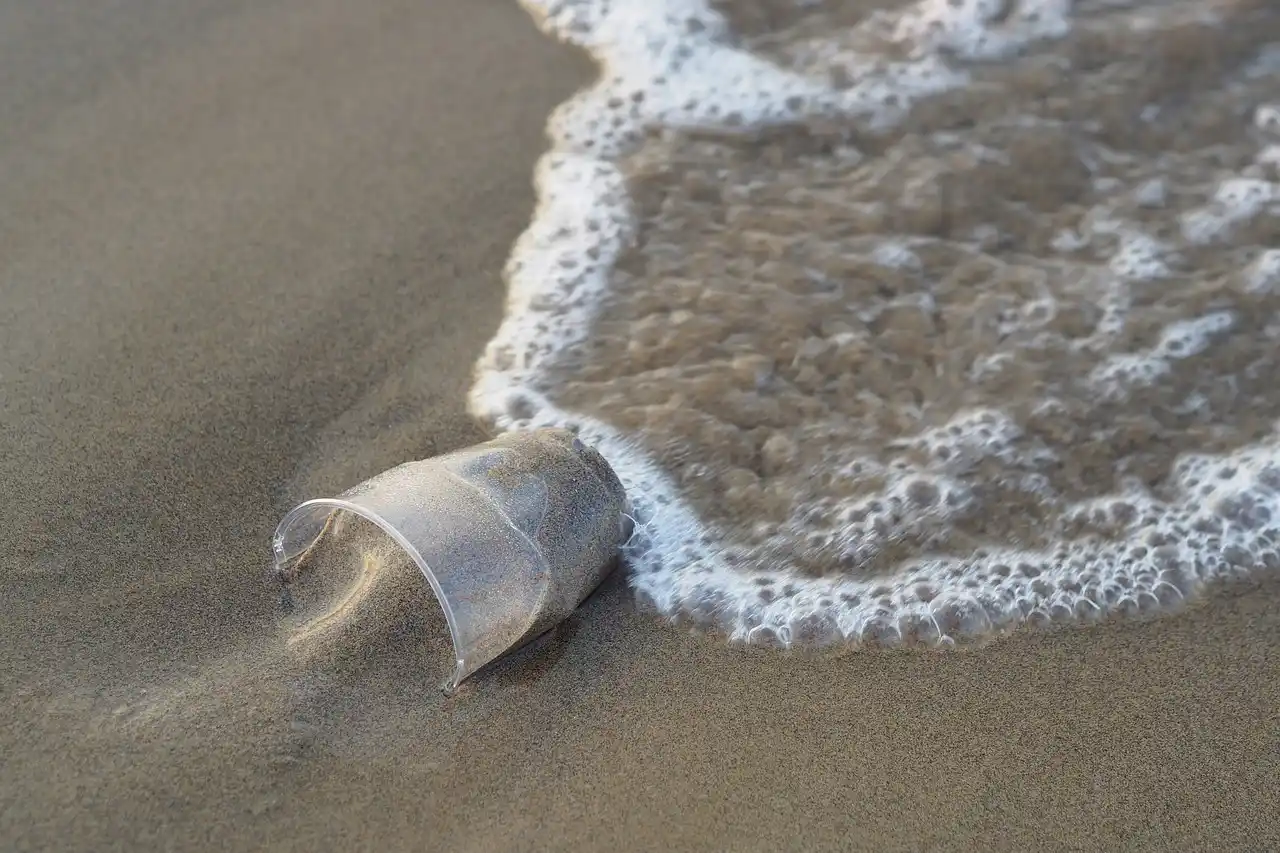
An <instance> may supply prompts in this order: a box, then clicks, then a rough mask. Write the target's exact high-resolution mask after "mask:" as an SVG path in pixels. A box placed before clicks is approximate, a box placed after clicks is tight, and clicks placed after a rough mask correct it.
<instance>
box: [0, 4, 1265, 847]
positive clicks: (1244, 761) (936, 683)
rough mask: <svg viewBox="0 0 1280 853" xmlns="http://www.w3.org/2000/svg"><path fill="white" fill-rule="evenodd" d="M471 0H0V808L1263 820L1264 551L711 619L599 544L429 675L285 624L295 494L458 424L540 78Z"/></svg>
mask: <svg viewBox="0 0 1280 853" xmlns="http://www.w3.org/2000/svg"><path fill="white" fill-rule="evenodd" d="M587 74H588V68H587V67H586V65H585V63H584V61H583V60H582V59H581V58H580V57H577V56H573V55H570V54H569V53H568V52H567V51H564V50H561V49H559V48H557V47H556V46H554V45H552V44H550V43H548V42H546V41H544V40H543V39H542V38H541V37H540V36H539V35H538V34H537V33H536V32H535V30H534V28H533V26H532V24H531V23H530V22H529V21H527V20H526V19H525V17H524V16H523V14H522V13H521V12H520V11H519V9H518V8H516V6H515V4H514V3H510V2H505V0H429V2H423V0H368V2H364V3H355V2H338V1H337V0H273V2H268V3H260V4H250V3H247V2H240V0H233V2H215V0H197V2H190V3H184V4H173V3H168V2H162V0H121V2H116V3H111V4H101V3H96V2H91V0H73V1H72V2H65V3H58V4H52V3H30V2H21V0H3V2H0V80H3V85H2V86H0V200H2V201H0V341H3V347H2V348H0V450H2V452H0V492H2V493H3V494H4V497H5V502H4V511H3V521H4V524H3V526H2V528H0V566H2V567H3V593H4V600H3V604H4V609H3V618H0V631H2V632H3V633H0V675H2V679H3V680H2V682H0V691H2V693H3V702H4V705H5V707H4V712H3V716H2V717H0V847H2V848H3V849H6V850H21V851H26V850H60V851H68V850H95V851H105V850H129V851H138V850H151V849H165V850H188V849H203V848H210V849H212V848H217V849H252V850H285V849H290V850H292V849H297V850H308V851H314V850H321V849H339V850H401V849H405V850H450V851H453V850H458V851H464V850H475V851H485V853H488V851H501V850H551V849H568V850H576V849H581V850H606V851H613V850H622V849H676V850H716V851H719V850H734V851H739V850H782V849H846V850H861V849H866V850H899V849H900V850H922V849H931V850H932V849H957V850H975V851H986V850H1005V849H1008V850H1031V849H1036V850H1040V849H1045V850H1051V849H1144V850H1200V849H1203V850H1267V849H1277V848H1280V811H1277V809H1276V808H1275V803H1276V802H1277V801H1280V723H1278V722H1277V716H1278V713H1280V712H1277V708H1278V707H1280V582H1276V581H1274V580H1271V581H1267V582H1264V583H1262V584H1258V585H1254V586H1248V587H1242V588H1236V589H1231V590H1224V591H1222V592H1221V593H1220V594H1218V595H1216V596H1215V597H1214V598H1212V599H1211V600H1210V601H1208V602H1207V603H1205V604H1203V605H1201V606H1198V607H1196V608H1194V609H1193V610H1192V611H1190V612H1188V613H1185V614H1183V615H1181V616H1178V617H1175V618H1170V619H1166V620H1163V621H1158V622H1154V623H1146V624H1132V623H1131V624H1120V625H1108V626H1104V627H1100V628H1093V629H1088V630H1069V631H1062V632H1058V633H1053V634H1046V635H1038V636H1032V637H1019V638H1014V639H1011V640H1008V641H1005V642H1003V643H1001V644H999V645H996V646H994V647H990V648H987V649H983V650H977V651H970V652H965V653H953V654H941V655H938V654H911V653H896V654H894V653H888V654H880V653H863V654H856V655H851V656H847V657H844V658H839V659H832V658H820V657H802V656H795V655H779V654H776V653H771V652H768V651H764V650H755V651H742V650H735V649H729V648H726V647H724V646H723V645H722V644H721V643H720V642H719V641H718V640H716V639H712V638H698V637H691V636H689V635H686V634H685V633H683V632H681V631H680V630H678V629H674V628H671V627H669V626H666V625H663V624H660V623H659V622H657V621H656V620H655V619H654V618H653V617H651V616H649V615H647V614H645V613H642V612H638V611H637V610H636V608H635V606H634V605H633V604H632V603H631V599H630V596H629V594H628V593H627V591H626V589H625V585H624V584H623V583H622V582H621V580H620V579H619V578H616V577H615V578H614V579H613V580H612V581H610V582H609V583H607V584H606V586H605V588H604V589H603V590H602V591H601V592H600V594H598V595H597V596H595V597H594V598H593V599H592V600H591V601H590V602H589V603H588V604H587V605H586V606H585V607H584V608H583V610H582V611H581V613H580V615H579V616H577V617H575V618H574V619H572V620H570V622H569V623H567V624H566V625H565V626H564V627H563V628H561V629H560V630H558V631H557V632H556V633H555V634H554V635H552V636H550V637H548V638H546V639H545V640H544V641H542V642H540V643H538V644H536V645H535V646H534V647H532V648H530V649H527V650H526V651H524V652H522V653H520V654H518V655H516V656H515V657H513V658H512V659H510V660H508V661H506V662H504V663H502V664H500V665H499V666H498V667H497V668H496V669H495V670H494V671H493V672H491V673H489V674H488V675H486V676H483V677H481V678H479V679H477V680H476V681H474V682H473V683H471V684H470V686H468V687H467V688H466V689H464V690H462V691H460V693H459V694H458V695H457V696H455V697H453V698H451V699H445V698H443V697H442V696H441V695H440V693H439V691H438V690H437V685H438V683H439V679H440V677H442V674H443V672H444V670H445V669H446V668H447V664H446V662H445V661H444V659H443V658H444V656H445V649H444V646H443V645H442V640H441V638H440V637H439V635H438V634H434V633H432V632H431V631H430V630H429V629H430V628H431V625H430V624H429V623H424V624H408V625H407V626H402V630H401V631H400V632H399V633H398V634H392V635H390V636H388V637H386V638H384V639H386V640H387V641H386V642H383V643H380V644H368V645H360V646H351V645H348V646H347V647H345V648H344V649H343V650H341V652H340V653H337V654H329V655H323V656H319V657H316V658H308V659H307V660H305V661H301V660H299V659H298V658H297V657H296V656H292V657H291V656H287V655H284V653H283V652H282V644H281V642H280V630H279V624H280V615H279V612H278V608H277V601H276V597H275V593H274V591H273V589H272V588H271V586H270V585H269V584H268V583H267V582H266V580H265V578H266V574H267V568H268V563H269V553H268V552H269V548H268V543H269V537H270V532H271V529H272V528H273V526H274V524H275V522H276V520H277V519H278V517H279V516H280V515H281V514H282V512H283V511H284V510H285V509H287V508H288V506H289V505H291V503H292V502H293V501H295V500H296V499H298V498H301V497H305V496H309V495H313V494H320V493H328V492H330V491H332V490H334V489H337V488H340V487H342V486H344V485H348V484H350V483H352V482H354V481H356V480H358V479H361V478H363V477H365V476H368V475H370V474H373V473H376V472H377V471H380V470H382V469H383V468H386V467H389V466H390V465H392V464H394V463H396V462H399V461H402V460H404V459H407V458H414V457H422V456H427V455H431V454H433V453H436V452H440V451H444V450H447V449H450V448H453V447H456V446H459V445H463V444H467V443H470V442H473V441H474V440H476V439H477V438H479V437H480V435H479V433H478V431H477V429H476V428H475V426H474V425H473V424H472V423H471V422H470V421H469V419H468V418H467V416H466V414H465V413H464V411H463V409H462V401H463V394H464V391H465V388H466V385H467V381H468V372H469V368H470V365H471V363H472V360H473V359H474V358H475V356H476V355H477V354H478V353H479V350H480V347H481V346H482V345H483V342H484V340H485V339H486V338H487V336H488V335H489V334H490V333H491V331H492V330H493V329H494V327H495V326H496V324H497V321H498V317H499V311H500V308H501V298H502V291H501V284H500V281H499V269H500V267H501V264H502V262H503V259H504V257H505V254H506V251H507V248H508V246H509V245H510V243H511V241H512V240H513V239H514V237H515V235H516V234H517V233H518V231H519V230H520V228H521V227H522V226H523V224H524V222H525V220H526V219H527V217H528V214H529V211H530V206H531V204H532V194H531V190H530V188H529V175H530V171H531V167H532V164H533V161H534V159H535V157H536V156H537V154H538V152H539V151H540V149H541V147H542V144H543V143H542V137H541V126H542V122H543V120H544V118H545V115H546V114H547V112H548V111H549V110H550V108H551V107H552V106H553V105H554V104H555V103H557V102H558V101H559V100H561V99H562V98H563V97H565V96H566V95H567V94H568V93H570V92H571V91H572V90H573V88H574V87H575V86H577V85H579V84H580V83H581V82H582V81H583V80H585V79H586V75H587Z"/></svg>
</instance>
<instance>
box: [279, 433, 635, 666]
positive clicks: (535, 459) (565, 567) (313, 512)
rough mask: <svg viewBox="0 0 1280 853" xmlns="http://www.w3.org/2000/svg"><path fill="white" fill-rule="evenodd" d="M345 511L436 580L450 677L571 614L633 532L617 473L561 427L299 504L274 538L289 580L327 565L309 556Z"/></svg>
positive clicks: (403, 468)
mask: <svg viewBox="0 0 1280 853" xmlns="http://www.w3.org/2000/svg"><path fill="white" fill-rule="evenodd" d="M343 512H350V513H354V514H356V515H358V516H360V517H362V518H365V519H367V520H368V521H370V522H372V523H373V524H375V525H377V526H378V527H379V528H381V529H382V530H383V531H384V532H385V533H386V534H387V535H388V536H390V537H391V539H392V540H393V541H394V542H395V544H396V545H397V546H399V548H401V549H403V551H404V552H405V553H406V554H407V555H408V556H409V557H410V558H411V559H412V560H413V562H414V563H415V564H416V565H417V566H418V568H419V569H420V570H421V571H422V574H423V576H424V577H425V578H426V579H427V582H428V583H429V584H430V585H431V589H432V591H433V592H434V593H435V596H436V598H437V600H438V601H439V602H440V607H441V608H442V610H443V611H444V616H445V619H446V621H447V622H448V624H449V633H450V636H451V639H452V641H453V649H454V656H455V658H456V668H455V670H454V674H453V678H452V681H451V683H450V685H449V686H450V687H451V688H452V687H456V686H457V685H458V684H460V683H461V682H462V681H463V680H464V679H466V678H467V677H469V676H470V675H472V674H473V673H475V672H476V670H478V669H480V668H481V667H483V666H484V665H485V664H487V663H489V662H490V661H492V660H494V659H495V658H497V657H499V656H501V655H502V654H504V653H505V652H508V651H510V650H512V649H515V648H518V647H519V646H521V645H523V644H525V643H527V642H528V641H530V640H532V639H534V638H535V637H537V636H539V635H540V634H542V633H544V632H545V631H547V630H548V629H550V628H552V627H554V626H555V625H556V624H557V623H559V622H560V621H561V620H563V619H564V618H565V617H566V616H568V615H569V614H570V613H572V612H573V610H574V609H575V608H576V607H577V606H578V605H579V604H580V603H581V602H582V601H583V600H584V599H585V598H586V597H587V596H588V595H590V594H591V592H592V591H593V590H594V589H595V588H596V587H597V586H598V585H599V584H600V582H601V581H602V580H604V578H605V577H606V576H607V575H608V573H609V572H610V571H611V570H612V568H613V566H614V565H615V564H616V562H617V556H618V548H619V545H620V544H621V543H622V541H623V539H624V538H625V536H626V535H627V534H628V517H627V515H626V495H625V493H624V491H623V488H622V484H621V483H620V482H619V481H618V478H617V476H616V475H615V474H614V473H613V470H612V469H611V468H610V467H609V465H608V463H606V462H605V460H604V458H603V457H602V456H601V455H600V454H599V453H598V452H597V451H596V450H594V449H593V448H591V447H588V446H587V445H585V444H583V442H582V441H580V440H579V439H578V438H577V437H576V436H575V435H574V434H573V433H572V432H570V431H568V430H561V429H539V430H532V431H527V432H515V433H508V434H506V435H503V436H501V437H499V438H497V439H494V440H493V441H489V442H486V443H484V444H480V445H476V446H475V447H470V448H467V449H465V450H459V451H456V452H454V453H448V454H445V455H443V456H438V457H435V458H433V459H427V460H423V461H419V462H409V463H406V464H403V465H400V466H397V467H395V468H392V469H391V470H389V471H385V472H383V473H381V474H379V475H377V476H376V477H373V478H371V479H369V480H365V481H364V482H363V483H360V484H359V485H357V486H354V487H352V488H350V489H348V490H347V491H345V492H343V493H342V494H340V495H338V496H337V497H335V498H318V499H315V500H309V501H306V502H305V503H302V504H300V505H298V506H297V507H295V508H294V509H293V510H291V511H290V512H289V513H288V514H287V515H286V516H285V517H284V518H283V519H282V520H281V522H280V524H279V526H277V528H276V532H275V537H274V550H275V561H276V571H277V575H278V577H279V578H280V580H281V581H282V582H283V583H284V584H285V585H286V589H288V588H289V587H290V586H291V585H293V584H294V583H295V582H296V581H297V580H298V579H299V578H300V577H301V576H302V574H303V573H305V572H307V571H326V570H327V569H325V568H323V567H320V566H319V562H318V561H317V563H316V564H315V565H312V564H311V563H309V561H308V560H307V557H308V555H309V554H310V553H311V552H312V551H313V549H314V548H315V546H316V545H317V544H318V543H319V542H320V540H321V539H323V538H324V537H326V536H328V535H341V533H340V527H341V526H340V525H335V524H334V523H333V522H334V520H335V519H336V517H337V516H338V515H339V514H341V513H343ZM335 531H338V532H335ZM342 582H343V580H342V579H339V583H342ZM322 586H323V584H322Z"/></svg>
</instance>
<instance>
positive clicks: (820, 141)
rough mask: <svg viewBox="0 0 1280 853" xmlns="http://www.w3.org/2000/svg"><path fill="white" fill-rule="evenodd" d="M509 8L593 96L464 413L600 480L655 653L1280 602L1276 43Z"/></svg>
mask: <svg viewBox="0 0 1280 853" xmlns="http://www.w3.org/2000/svg"><path fill="white" fill-rule="evenodd" d="M525 5H526V7H527V8H528V9H529V11H530V12H531V13H533V14H534V16H535V17H536V18H537V19H538V20H539V21H540V23H541V25H542V26H543V28H544V30H546V31H547V32H548V33H549V34H551V35H553V36H555V37H557V38H561V39H563V40H566V41H569V42H571V43H574V44H578V45H580V46H582V47H584V48H586V49H587V50H589V51H590V52H591V53H592V55H593V56H595V58H596V59H597V60H598V61H599V62H600V64H601V69H602V70H601V77H600V80H599V81H598V82H597V84H596V85H595V86H594V87H592V88H590V89H588V90H586V91H584V92H582V93H580V94H579V95H578V96H577V97H576V98H575V99H573V100H572V101H570V102H569V103H567V104H565V105H563V106H562V107H561V108H560V109H558V110H557V111H556V113H555V114H554V115H553V116H552V117H551V120H550V122H549V135H550V137H551V140H552V151H551V152H550V153H549V154H548V155H547V156H546V157H545V158H544V160H543V162H542V163H541V164H540V166H539V172H538V176H537V182H538V189H539V196H540V205H539V209H538V212H537V213H536V214H535V217H534V221H533V223H532V224H531V226H530V228H529V230H528V231H527V232H526V234H525V235H524V236H523V237H522V238H521V240H520V242H519V243H518V244H517V246H516V247H515V250H514V251H513V254H512V258H511V261H510V263H509V265H508V284H509V288H510V295H509V301H508V310H507V316H506V320H505V322H504V324H503V326H502V328H501V329H500V330H499V332H498V335H497V337H496V338H495V339H494V341H493V342H492V343H491V344H490V346H489V348H488V350H487V351H486V354H485V356H484V357H483V359H482V360H481V362H480V364H479V366H478V368H477V374H476V384H475V387H474V388H473V391H472V396H471V407H472V410H473V412H474V413H475V414H477V415H479V416H480V417H481V418H483V419H485V420H487V421H489V422H491V423H494V424H495V425H497V426H498V427H500V428H518V427H522V426H527V425H546V424H560V425H570V426H573V427H575V428H577V429H579V430H580V433H581V434H582V435H583V436H584V437H585V438H586V439H588V440H589V441H592V442H594V443H596V444H597V445H598V446H599V447H600V449H601V450H602V452H604V454H605V456H606V457H607V458H608V459H609V460H610V461H611V463H612V464H613V465H614V467H615V468H616V469H617V470H618V473H619V475H620V476H621V478H622V479H623V481H624V483H625V484H626V485H627V488H628V492H629V494H630V496H631V498H632V500H633V502H634V504H635V512H636V516H637V520H638V522H639V525H638V529H637V534H636V536H635V537H634V538H633V539H632V541H631V542H630V543H629V545H628V549H627V550H628V560H629V563H630V567H631V572H632V574H631V577H632V583H633V585H634V586H635V588H636V589H637V591H639V592H640V593H641V594H642V595H643V596H644V597H645V598H646V599H648V600H650V601H651V602H652V603H653V604H654V605H655V606H656V607H657V608H658V610H659V611H661V612H662V613H663V614H665V615H667V616H670V617H673V618H680V619H688V620H692V621H693V622H695V623H698V624H702V625H705V626H708V627H716V628H720V629H723V630H725V631H727V632H729V633H730V634H731V635H732V636H733V637H734V638H736V639H742V640H748V641H760V642H772V643H779V644H782V645H790V644H793V643H804V644H827V643H835V644H859V643H877V644H898V643H909V644H910V643H924V644H944V645H947V644H951V643H954V642H956V641H960V640H964V639H982V638H985V637H989V636H993V635H995V634H997V633H999V632H1002V631H1006V630H1010V629H1013V628H1015V627H1018V626H1021V625H1025V624H1037V623H1046V622H1053V621H1063V622H1066V621H1074V620H1080V619H1097V618H1101V617H1103V616H1105V615H1107V614H1109V613H1158V612H1163V611H1166V610H1170V609H1173V608H1176V607H1178V606H1180V605H1181V604H1182V603H1183V602H1185V601H1186V600H1188V599H1190V598H1192V597H1194V596H1195V595H1196V594H1197V593H1198V591H1199V590H1200V589H1201V587H1202V586H1203V585H1204V584H1206V583H1209V582H1212V581H1214V580H1216V579H1220V578H1224V577H1228V576H1232V575H1238V574H1241V573H1246V572H1251V571H1261V570H1267V569H1271V570H1274V569H1277V568H1280V431H1278V430H1280V393H1277V392H1276V390H1275V382H1274V378H1273V377H1274V376H1275V375H1276V372H1277V370H1280V10H1276V9H1275V8H1274V7H1273V6H1271V5H1269V4H1268V3H1266V2H1262V0H1257V2H1254V0H1234V1H1233V2H1232V1H1231V0H1220V2H1175V0H1166V2H1121V1H1120V0H1094V1H1093V2H1086V0H1081V1H1080V2H1077V3H1074V4H1073V3H1070V2H1068V0H1022V2H1013V0H941V2H937V0H922V2H917V3H909V4H908V3H878V4H877V3H867V2H844V3H840V2H826V3H813V2H808V3H800V2H788V3H782V2H772V3H770V2H726V3H722V4H718V6H717V7H716V8H715V9H712V8H708V7H707V6H706V5H704V4H702V3H697V2H692V0H684V2H680V1H679V0H664V2H660V3H659V2H649V0H634V1H633V2H626V0H612V2H610V0H594V2H591V0H582V2H573V0H560V2H553V0H527V2H526V4H525Z"/></svg>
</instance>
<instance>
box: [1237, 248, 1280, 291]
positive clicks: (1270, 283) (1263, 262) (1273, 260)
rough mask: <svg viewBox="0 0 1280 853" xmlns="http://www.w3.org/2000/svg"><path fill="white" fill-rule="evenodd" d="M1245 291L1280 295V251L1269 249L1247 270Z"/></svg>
mask: <svg viewBox="0 0 1280 853" xmlns="http://www.w3.org/2000/svg"><path fill="white" fill-rule="evenodd" d="M1244 285H1245V290H1246V291H1247V292H1249V293H1256V294H1266V293H1280V249H1267V250H1266V251H1265V252H1263V253H1262V254H1261V255H1259V256H1258V257H1257V258H1255V259H1254V261H1253V263H1251V264H1249V267H1248V269H1246V270H1245V276H1244Z"/></svg>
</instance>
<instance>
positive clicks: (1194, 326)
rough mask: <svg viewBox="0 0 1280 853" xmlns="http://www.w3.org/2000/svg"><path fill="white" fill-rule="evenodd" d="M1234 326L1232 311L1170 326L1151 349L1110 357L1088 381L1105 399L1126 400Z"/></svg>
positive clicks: (1201, 350) (1216, 313) (1196, 353)
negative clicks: (1176, 362)
mask: <svg viewBox="0 0 1280 853" xmlns="http://www.w3.org/2000/svg"><path fill="white" fill-rule="evenodd" d="M1234 324H1235V315H1234V314H1232V313H1231V312H1229V311H1217V312H1214V313H1212V314H1206V315H1204V316H1203V317H1196V318H1195V319H1192V320H1181V321H1179V322H1176V323H1170V324H1169V325H1168V326H1166V327H1165V329H1164V331H1163V332H1162V333H1161V334H1160V340H1158V341H1157V342H1156V344H1155V346H1153V347H1152V348H1151V349H1149V350H1147V351H1146V352H1138V353H1119V354H1117V355H1113V356H1110V357H1109V358H1108V359H1107V360H1106V361H1104V362H1103V363H1102V364H1100V365H1098V367H1096V368H1095V369H1094V370H1093V372H1092V373H1091V374H1090V377H1089V379H1090V381H1091V382H1093V384H1094V385H1095V386H1096V387H1097V389H1098V392H1099V393H1100V394H1101V395H1102V396H1103V397H1104V398H1105V399H1109V400H1117V399H1123V398H1125V397H1127V396H1129V394H1130V393H1131V392H1132V391H1133V389H1135V388H1142V387H1148V386H1151V385H1154V384H1155V383H1156V382H1158V381H1159V380H1160V379H1162V378H1164V377H1165V376H1167V375H1168V374H1169V373H1170V372H1171V371H1172V370H1173V365H1172V362H1174V361H1179V360H1181V359H1184V358H1190V357H1192V356H1194V355H1199V354H1200V353H1202V352H1204V351H1205V350H1206V349H1208V348H1209V345H1210V343H1212V341H1213V339H1214V337H1215V336H1217V335H1219V334H1221V333H1222V332H1224V331H1226V330H1227V329H1230V328H1231V326H1232V325H1234Z"/></svg>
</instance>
